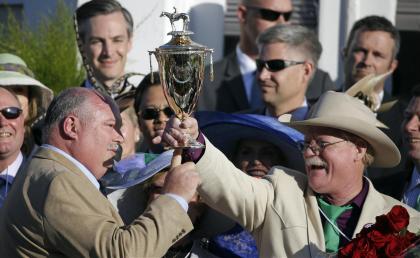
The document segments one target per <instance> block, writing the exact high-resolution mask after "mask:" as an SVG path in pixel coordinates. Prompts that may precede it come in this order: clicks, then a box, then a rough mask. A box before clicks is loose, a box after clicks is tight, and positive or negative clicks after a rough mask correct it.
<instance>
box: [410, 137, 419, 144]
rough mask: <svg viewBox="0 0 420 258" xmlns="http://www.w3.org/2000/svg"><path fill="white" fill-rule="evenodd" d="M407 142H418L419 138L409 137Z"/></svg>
mask: <svg viewBox="0 0 420 258" xmlns="http://www.w3.org/2000/svg"><path fill="white" fill-rule="evenodd" d="M408 142H409V143H418V142H420V139H413V138H411V139H408Z"/></svg>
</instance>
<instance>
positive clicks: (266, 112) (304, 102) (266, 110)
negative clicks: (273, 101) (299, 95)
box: [264, 97, 308, 118]
mask: <svg viewBox="0 0 420 258" xmlns="http://www.w3.org/2000/svg"><path fill="white" fill-rule="evenodd" d="M307 106H308V101H306V97H305V99H304V100H303V103H302V105H300V107H298V108H301V107H307ZM298 108H296V109H298ZM291 113H293V111H292V112H291ZM287 114H288V113H287ZM264 115H265V116H271V115H270V114H269V113H268V109H267V108H265V111H264ZM283 115H285V114H282V115H280V116H279V117H281V116H283ZM279 117H278V118H279Z"/></svg>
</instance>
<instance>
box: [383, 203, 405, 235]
mask: <svg viewBox="0 0 420 258" xmlns="http://www.w3.org/2000/svg"><path fill="white" fill-rule="evenodd" d="M386 216H387V217H388V220H389V225H390V226H391V229H392V230H393V232H395V233H398V232H400V231H401V230H402V229H404V228H406V227H407V226H408V222H409V220H410V215H408V212H407V210H406V209H405V208H404V207H403V206H401V205H395V206H394V207H392V209H391V211H390V212H388V214H387V215H386Z"/></svg>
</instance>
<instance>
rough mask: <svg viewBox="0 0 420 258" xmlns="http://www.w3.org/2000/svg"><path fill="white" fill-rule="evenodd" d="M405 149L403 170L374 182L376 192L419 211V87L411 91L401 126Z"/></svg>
mask: <svg viewBox="0 0 420 258" xmlns="http://www.w3.org/2000/svg"><path fill="white" fill-rule="evenodd" d="M401 129H402V135H403V142H404V144H405V147H406V149H407V159H408V161H407V163H406V164H405V169H404V170H403V171H400V172H399V173H395V174H392V175H389V176H386V177H382V178H379V179H377V180H374V181H373V183H374V185H375V186H377V187H378V190H379V191H381V192H384V193H386V194H389V195H391V196H392V197H394V198H396V199H399V200H402V201H403V202H404V203H406V204H407V205H409V206H411V207H413V208H415V209H417V210H418V211H420V172H419V171H420V86H417V87H415V88H414V89H413V97H412V98H411V100H410V102H409V104H408V106H407V108H406V109H405V111H404V121H403V123H402V126H401Z"/></svg>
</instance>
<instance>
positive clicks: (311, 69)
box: [303, 62, 315, 82]
mask: <svg viewBox="0 0 420 258" xmlns="http://www.w3.org/2000/svg"><path fill="white" fill-rule="evenodd" d="M303 73H304V80H305V81H307V82H309V81H310V80H311V78H312V76H313V74H314V73H315V65H314V64H313V63H311V62H305V63H304V64H303Z"/></svg>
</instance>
